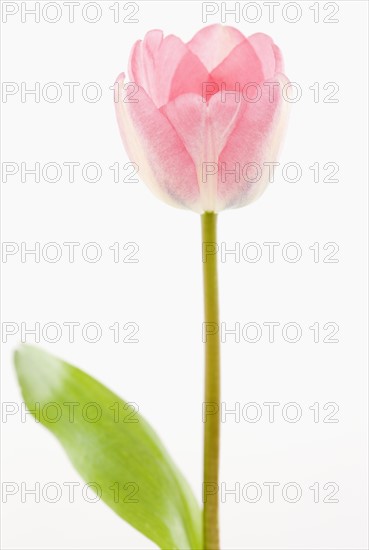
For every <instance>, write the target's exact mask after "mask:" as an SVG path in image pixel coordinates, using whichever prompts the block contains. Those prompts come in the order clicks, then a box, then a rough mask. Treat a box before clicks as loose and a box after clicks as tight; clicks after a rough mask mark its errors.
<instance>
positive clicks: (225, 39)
mask: <svg viewBox="0 0 369 550" xmlns="http://www.w3.org/2000/svg"><path fill="white" fill-rule="evenodd" d="M128 74H129V78H130V81H131V82H133V83H134V84H133V88H134V89H133V90H132V84H129V85H127V83H125V75H124V73H122V74H120V76H119V77H118V79H117V81H116V86H117V89H118V92H119V93H118V100H116V103H115V106H116V114H117V119H118V124H119V128H120V133H121V137H122V140H123V143H124V145H125V148H126V151H127V154H128V156H129V158H130V160H131V161H133V162H135V163H137V165H138V166H139V174H140V176H141V178H142V180H143V181H144V182H145V183H146V184H147V185H148V187H149V188H150V189H151V190H152V191H153V192H154V193H155V194H156V195H158V197H159V198H161V199H162V200H164V201H165V202H167V203H169V204H170V205H172V206H176V207H180V208H188V209H190V210H193V211H195V212H198V213H200V214H202V216H201V218H202V245H203V272H204V295H205V325H206V326H211V327H217V328H216V330H215V331H211V334H208V335H207V340H206V342H205V404H207V403H208V404H212V406H213V407H214V411H213V412H214V414H211V415H209V417H208V418H207V422H206V423H205V429H204V483H203V489H204V490H203V501H204V514H203V548H204V549H205V550H218V548H219V528H218V496H217V491H214V488H217V487H218V475H219V474H218V471H219V435H220V418H219V415H220V413H219V409H220V342H219V330H218V327H219V311H218V283H217V262H216V255H215V253H214V251H215V250H216V249H217V247H216V218H217V212H219V211H221V210H224V209H226V208H237V207H241V206H244V205H247V204H249V203H250V202H252V201H253V200H255V199H256V198H257V197H259V196H260V195H261V193H262V192H263V191H264V189H265V187H266V185H267V183H268V174H269V172H268V170H267V169H266V167H267V165H266V163H270V162H274V161H275V160H276V156H277V153H278V149H279V146H280V144H281V138H282V134H283V130H284V126H285V120H286V105H287V103H286V101H284V100H283V86H285V85H286V84H287V83H288V80H287V78H286V77H285V76H284V74H283V60H282V55H281V52H280V50H279V48H278V47H277V46H276V45H275V44H274V43H273V41H272V39H271V38H270V37H269V36H267V35H266V34H261V33H257V34H253V35H252V36H250V37H249V38H246V37H245V36H244V35H243V34H242V33H241V32H239V31H238V30H237V29H235V28H232V27H227V26H222V25H211V26H208V27H205V28H204V29H202V30H200V31H199V32H198V33H197V34H195V36H194V37H193V38H192V39H191V40H190V41H189V42H188V43H187V44H185V43H183V42H182V40H180V38H178V37H176V36H173V35H169V36H167V37H165V38H164V37H163V33H162V31H160V30H152V31H150V32H148V33H147V34H146V36H145V38H144V39H143V40H139V41H138V42H136V44H135V45H134V46H133V48H132V52H131V57H130V61H129V67H128ZM209 247H210V248H209ZM209 249H210V250H213V253H209ZM204 252H205V256H204Z"/></svg>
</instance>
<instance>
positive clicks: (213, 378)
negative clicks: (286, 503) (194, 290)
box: [201, 212, 220, 550]
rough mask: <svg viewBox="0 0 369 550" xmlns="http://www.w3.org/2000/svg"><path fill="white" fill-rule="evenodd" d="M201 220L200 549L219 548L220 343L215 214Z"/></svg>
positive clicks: (207, 213)
mask: <svg viewBox="0 0 369 550" xmlns="http://www.w3.org/2000/svg"><path fill="white" fill-rule="evenodd" d="M201 223H202V261H203V274H204V302H205V323H204V330H203V335H204V337H205V402H204V407H203V410H204V483H203V502H204V527H203V529H204V531H203V534H204V550H219V518H218V515H219V513H218V500H219V497H218V488H219V483H218V482H219V437H220V342H219V306H218V275H217V244H216V243H217V235H216V223H217V215H216V214H215V213H214V212H205V214H203V215H202V216H201Z"/></svg>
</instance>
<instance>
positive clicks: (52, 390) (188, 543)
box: [15, 346, 202, 550]
mask: <svg viewBox="0 0 369 550" xmlns="http://www.w3.org/2000/svg"><path fill="white" fill-rule="evenodd" d="M15 367H16V371H17V375H18V379H19V383H20V386H21V388H22V393H23V397H24V400H25V402H26V405H27V407H28V408H29V410H30V411H32V412H33V415H34V416H35V417H36V419H37V420H38V421H40V422H41V423H42V424H43V425H44V426H46V428H48V429H49V430H50V431H51V432H52V433H53V434H54V435H55V436H56V437H57V438H58V439H59V441H60V443H61V444H62V445H63V447H64V449H65V451H66V452H67V454H68V456H69V458H70V460H71V461H72V463H73V465H74V467H75V468H76V470H77V471H78V472H79V474H80V475H81V476H82V477H83V478H84V479H85V480H86V481H87V482H89V483H91V487H92V488H93V489H94V490H95V491H96V492H97V493H98V494H99V496H100V497H101V499H102V500H103V501H104V502H105V503H106V504H107V505H108V506H110V508H112V509H113V510H114V511H115V512H116V513H117V514H118V515H119V516H120V517H121V518H123V519H124V520H126V521H127V522H128V523H130V524H131V525H133V527H135V528H136V529H137V530H138V531H140V532H141V533H143V534H144V535H146V537H148V538H149V539H151V540H152V541H153V542H155V543H156V544H157V545H158V546H159V547H160V548H162V549H165V550H169V549H170V550H172V549H173V550H177V549H178V550H184V549H191V550H193V549H196V550H199V549H201V548H202V544H201V521H202V520H201V511H200V508H199V506H198V504H197V502H196V500H195V498H194V497H193V495H192V493H191V490H190V488H189V486H188V485H187V482H186V481H185V480H184V478H183V477H182V475H181V474H180V473H179V471H178V470H177V468H176V466H175V465H174V464H173V462H172V460H171V458H170V457H169V456H168V454H167V452H166V450H165V449H164V447H163V445H162V443H161V442H160V440H159V438H158V437H157V435H156V434H155V432H154V431H153V430H152V428H151V427H150V426H149V425H148V423H147V422H146V421H145V420H144V419H143V418H142V417H141V416H140V415H139V414H138V413H137V412H136V411H135V410H134V408H132V406H131V405H130V404H128V403H126V402H125V401H123V400H122V399H121V398H120V397H118V396H117V395H116V394H114V393H113V392H111V391H110V390H109V389H108V388H106V387H105V386H103V385H102V384H100V382H98V381H97V380H95V379H94V378H92V377H91V376H89V375H88V374H86V373H85V372H83V371H81V370H80V369H78V368H76V367H73V366H72V365H69V364H68V363H65V362H64V361H62V360H60V359H58V358H56V357H54V356H52V355H50V354H49V353H46V352H44V351H42V350H40V349H38V348H35V347H32V346H21V348H20V349H19V350H18V351H16V353H15Z"/></svg>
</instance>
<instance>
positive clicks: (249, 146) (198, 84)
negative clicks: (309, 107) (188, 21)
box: [116, 25, 288, 213]
mask: <svg viewBox="0 0 369 550" xmlns="http://www.w3.org/2000/svg"><path fill="white" fill-rule="evenodd" d="M128 72H129V77H130V79H131V81H132V82H134V83H135V85H132V84H124V74H123V73H122V74H121V75H120V76H119V77H118V79H117V83H118V90H119V100H118V101H116V112H117V118H118V123H119V127H120V132H121V136H122V139H123V142H124V145H125V148H126V150H127V153H128V155H129V158H130V160H131V161H133V162H135V163H137V164H138V166H139V175H140V177H141V178H142V179H143V180H144V181H145V182H146V184H147V185H148V186H149V187H150V188H151V190H152V191H153V192H154V193H155V194H157V195H158V196H159V197H160V198H161V199H163V200H164V201H166V202H168V203H169V204H171V205H173V206H177V207H182V208H189V209H191V210H194V211H196V212H200V213H203V212H219V211H220V210H223V209H225V208H237V207H240V206H244V205H246V204H248V203H250V202H251V201H253V200H255V199H256V198H257V197H258V196H260V194H261V193H262V192H263V190H264V189H265V187H266V184H267V183H268V175H269V169H267V168H266V166H265V164H264V163H268V162H274V161H275V159H276V155H277V152H278V149H279V145H280V142H281V137H282V132H283V127H284V126H285V119H286V116H285V113H286V106H287V103H286V101H285V100H283V96H282V89H283V86H284V85H285V84H286V83H288V79H287V78H286V77H285V76H284V75H283V74H282V72H283V61H282V55H281V53H280V50H279V49H278V47H277V46H276V45H275V44H274V43H273V41H272V39H271V38H270V37H269V36H267V35H265V34H261V33H257V34H254V35H252V36H250V37H249V38H245V37H244V36H243V34H242V33H240V32H239V31H238V30H237V29H235V28H232V27H226V26H222V25H211V26H208V27H205V28H204V29H202V30H200V31H199V32H198V33H197V34H196V35H195V36H194V37H193V38H192V40H190V42H188V43H187V44H184V43H183V42H182V41H181V40H180V39H179V38H177V37H176V36H173V35H169V36H167V37H166V38H163V33H162V31H160V30H152V31H150V32H148V33H147V34H146V36H145V38H144V40H143V41H141V40H139V41H138V42H136V44H135V45H134V46H133V48H132V52H131V58H130V63H129V70H128Z"/></svg>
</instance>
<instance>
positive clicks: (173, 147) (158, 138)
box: [115, 74, 201, 211]
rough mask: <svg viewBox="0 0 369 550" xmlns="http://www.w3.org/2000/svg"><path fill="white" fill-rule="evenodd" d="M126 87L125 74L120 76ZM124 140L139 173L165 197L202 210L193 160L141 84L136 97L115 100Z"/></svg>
mask: <svg viewBox="0 0 369 550" xmlns="http://www.w3.org/2000/svg"><path fill="white" fill-rule="evenodd" d="M117 83H118V87H119V89H120V90H122V89H123V83H124V74H121V75H120V76H119V77H118V79H117ZM115 106H116V114H117V119H118V124H119V128H120V133H121V136H122V140H123V143H124V145H125V148H126V150H127V153H128V156H129V158H130V160H131V161H132V162H135V163H137V165H138V166H139V176H140V177H141V178H142V180H143V181H144V182H145V183H146V184H147V185H148V187H149V188H150V189H151V190H152V191H153V193H155V194H156V195H158V196H159V197H160V198H161V199H162V200H164V201H165V202H167V203H169V204H171V205H172V206H177V207H180V208H190V209H191V210H195V211H201V207H200V204H199V187H198V183H197V175H196V170H195V166H194V163H193V161H192V159H191V157H190V155H189V154H188V152H187V150H186V148H185V147H184V145H183V143H182V141H181V140H180V138H179V137H178V135H177V133H176V131H175V129H174V128H173V126H172V125H171V123H170V122H169V121H168V119H167V118H166V116H165V115H164V114H162V113H161V112H160V111H159V110H158V109H157V108H156V106H155V105H154V103H153V102H152V101H151V99H150V98H149V97H148V95H147V93H146V92H145V90H144V89H143V88H142V87H138V90H137V92H136V93H135V97H134V98H133V97H132V100H131V101H130V102H125V101H124V100H123V98H122V97H121V94H120V96H119V101H118V102H116V103H115Z"/></svg>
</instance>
